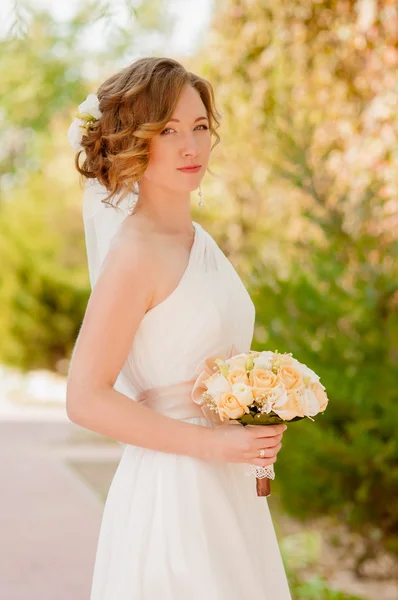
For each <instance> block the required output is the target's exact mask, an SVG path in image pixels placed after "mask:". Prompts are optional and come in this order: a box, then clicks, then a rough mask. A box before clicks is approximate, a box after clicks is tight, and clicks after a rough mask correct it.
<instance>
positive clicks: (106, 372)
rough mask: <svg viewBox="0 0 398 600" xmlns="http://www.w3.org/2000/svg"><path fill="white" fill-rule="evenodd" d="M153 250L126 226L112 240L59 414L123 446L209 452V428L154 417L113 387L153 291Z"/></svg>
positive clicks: (208, 454)
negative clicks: (130, 232)
mask: <svg viewBox="0 0 398 600" xmlns="http://www.w3.org/2000/svg"><path fill="white" fill-rule="evenodd" d="M155 254H156V253H155V252H154V251H153V250H152V249H151V246H150V243H149V241H147V240H145V239H143V238H140V237H137V236H134V237H132V236H130V235H129V234H128V232H123V233H120V235H119V237H118V238H115V240H114V241H113V243H112V245H111V247H110V250H109V252H108V254H107V257H106V258H105V260H104V264H103V266H102V270H101V274H100V276H99V278H98V281H97V282H96V285H95V286H94V288H93V290H92V293H91V296H90V299H89V301H88V304H87V309H86V313H85V315H84V319H83V323H82V326H81V329H80V332H79V335H78V338H77V341H76V344H75V347H74V350H73V353H72V358H71V364H70V369H69V374H68V381H67V397H66V409H67V414H68V417H69V419H70V420H71V421H73V422H74V423H77V424H79V425H81V426H82V427H85V428H87V429H90V430H92V431H96V432H97V433H100V434H102V435H105V436H108V437H110V438H112V439H115V440H118V441H120V442H124V443H126V444H131V445H134V446H141V447H144V448H151V449H153V450H158V451H161V452H170V453H173V454H185V455H189V456H194V457H197V458H203V459H206V458H211V450H210V441H211V431H212V428H208V427H202V426H199V425H194V424H192V423H185V422H183V421H180V420H178V419H172V418H170V417H167V416H165V415H161V414H159V413H156V412H155V411H153V410H151V409H149V408H147V407H146V406H143V405H141V404H139V403H137V402H135V401H134V400H132V399H131V398H129V397H127V396H125V395H124V394H122V393H120V392H118V391H116V390H115V389H113V385H114V383H115V381H116V379H117V377H118V375H119V373H120V370H121V368H122V367H123V365H124V363H125V360H126V358H127V355H128V352H129V351H130V348H131V345H132V343H133V340H134V336H135V333H136V331H137V329H138V326H139V324H140V322H141V320H142V319H143V317H144V314H145V312H146V310H147V308H148V307H149V306H150V301H151V298H152V295H153V292H154V290H155V286H156V278H157V269H159V266H158V260H156V256H155Z"/></svg>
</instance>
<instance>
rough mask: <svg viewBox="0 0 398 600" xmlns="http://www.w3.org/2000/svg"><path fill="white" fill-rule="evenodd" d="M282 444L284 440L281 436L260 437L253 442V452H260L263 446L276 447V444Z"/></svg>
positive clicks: (265, 447)
mask: <svg viewBox="0 0 398 600" xmlns="http://www.w3.org/2000/svg"><path fill="white" fill-rule="evenodd" d="M279 444H281V445H282V440H281V438H280V437H279V436H277V437H273V438H258V439H257V440H255V441H254V442H253V443H252V444H251V448H250V449H251V450H252V451H253V452H257V453H258V452H259V451H260V450H261V449H262V448H264V449H267V448H268V449H269V448H275V447H276V446H279Z"/></svg>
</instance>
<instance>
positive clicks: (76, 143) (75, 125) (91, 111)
mask: <svg viewBox="0 0 398 600" xmlns="http://www.w3.org/2000/svg"><path fill="white" fill-rule="evenodd" d="M101 115H102V112H101V111H100V108H99V100H98V97H97V95H96V94H89V95H88V96H87V98H86V99H85V101H84V102H82V103H81V104H79V107H78V112H77V113H76V116H75V118H74V119H73V121H72V123H71V124H70V127H69V129H68V140H69V143H70V145H71V146H72V148H73V149H74V150H75V152H78V151H79V150H83V148H82V145H81V141H82V138H83V135H86V134H87V132H88V130H89V129H90V125H91V124H92V123H96V122H97V121H98V120H99V119H100V118H101Z"/></svg>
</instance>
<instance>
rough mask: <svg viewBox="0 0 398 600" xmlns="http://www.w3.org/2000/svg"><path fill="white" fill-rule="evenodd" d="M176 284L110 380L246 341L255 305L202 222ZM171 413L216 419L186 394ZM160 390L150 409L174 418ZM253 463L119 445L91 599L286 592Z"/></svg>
mask: <svg viewBox="0 0 398 600" xmlns="http://www.w3.org/2000/svg"><path fill="white" fill-rule="evenodd" d="M193 225H194V228H195V237H194V242H193V245H192V248H191V251H190V255H189V262H188V264H187V267H186V270H185V272H184V274H183V275H182V278H181V280H180V282H179V284H178V286H177V287H176V288H175V289H174V291H173V292H172V293H171V294H170V295H169V296H168V297H167V298H166V299H165V300H164V301H163V302H161V303H160V304H158V305H157V306H155V307H154V308H152V309H150V310H149V311H148V312H147V313H146V314H145V316H144V318H143V320H142V322H141V323H140V326H139V328H138V331H137V332H136V335H135V338H134V341H133V344H132V347H131V350H130V353H129V355H128V358H127V360H126V362H125V364H124V366H123V369H122V370H121V372H120V375H119V377H118V380H117V382H116V384H115V386H114V387H115V389H117V390H118V391H120V392H122V393H123V394H125V395H127V396H129V397H130V398H131V400H132V401H136V399H137V398H138V397H139V395H140V394H142V393H144V392H145V390H149V389H152V388H156V387H159V386H169V385H173V384H176V383H179V382H181V381H184V380H187V379H190V378H192V377H193V375H194V373H195V368H196V367H197V365H198V363H200V362H201V361H202V360H203V359H204V358H206V357H207V356H214V355H216V354H217V353H223V354H225V352H226V351H228V350H229V349H230V347H231V345H232V344H234V345H235V347H236V348H237V349H238V350H239V352H246V351H248V350H250V348H251V343H252V337H253V329H254V321H255V308H254V304H253V302H252V300H251V298H250V295H249V293H248V291H247V290H246V288H245V286H244V285H243V282H242V280H241V279H240V277H239V275H238V273H237V272H236V270H235V269H234V267H233V265H232V264H231V262H230V261H229V260H228V258H227V257H226V256H225V254H224V253H223V252H222V250H221V248H220V247H219V246H218V245H217V243H216V242H215V240H214V238H213V237H212V236H211V235H210V234H209V233H208V232H207V231H206V230H205V229H204V228H203V227H202V226H201V225H199V224H198V223H196V222H194V223H193ZM184 402H186V411H185V412H184V411H183V412H182V413H181V412H180V413H179V416H178V417H177V418H182V419H183V420H185V421H186V422H189V423H194V424H196V425H202V426H203V427H211V426H214V425H212V424H210V423H209V421H208V420H207V419H206V418H205V417H204V416H201V415H200V414H198V412H197V410H195V409H197V405H195V409H193V410H191V409H192V408H193V407H192V404H193V403H192V400H191V398H190V396H189V394H186V396H185V400H184ZM172 405H173V402H172V401H171V400H168V399H167V398H165V399H164V400H163V401H162V402H159V403H158V404H157V406H156V410H159V412H162V413H163V414H166V415H167V414H169V416H172V417H173V418H174V417H175V414H176V413H175V412H174V411H173V406H172ZM247 467H248V465H246V464H243V463H225V462H218V461H217V462H216V461H205V460H199V459H196V458H192V457H190V456H185V455H174V454H170V453H163V452H158V451H154V450H150V449H145V448H140V447H136V446H132V445H128V444H124V450H123V455H122V458H121V460H120V463H119V465H118V467H117V469H116V472H115V475H114V477H113V480H112V482H111V485H110V488H109V492H108V495H107V499H106V503H105V507H104V511H103V517H102V524H101V529H100V532H99V539H98V546H97V552H96V557H95V566H94V572H93V580H92V590H91V596H90V599H91V600H290V599H291V595H290V592H289V587H288V583H287V579H286V574H285V570H284V566H283V562H282V558H281V554H280V551H279V547H278V543H277V539H276V536H275V531H274V526H273V522H272V519H271V516H270V512H269V508H268V504H267V499H266V498H264V497H257V494H256V485H255V479H254V478H253V477H252V476H247V475H246V472H247Z"/></svg>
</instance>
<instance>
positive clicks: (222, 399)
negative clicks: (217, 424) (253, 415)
mask: <svg viewBox="0 0 398 600" xmlns="http://www.w3.org/2000/svg"><path fill="white" fill-rule="evenodd" d="M216 402H217V408H218V414H219V416H220V419H221V421H224V419H239V417H242V416H243V415H244V414H245V412H246V413H249V412H250V411H249V409H248V408H247V406H245V405H244V404H243V403H242V402H240V401H239V399H238V398H237V397H236V396H235V395H234V394H232V393H231V392H226V393H223V394H219V395H218V397H217V398H216Z"/></svg>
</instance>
